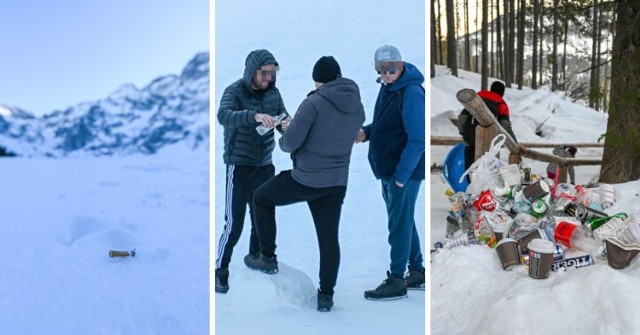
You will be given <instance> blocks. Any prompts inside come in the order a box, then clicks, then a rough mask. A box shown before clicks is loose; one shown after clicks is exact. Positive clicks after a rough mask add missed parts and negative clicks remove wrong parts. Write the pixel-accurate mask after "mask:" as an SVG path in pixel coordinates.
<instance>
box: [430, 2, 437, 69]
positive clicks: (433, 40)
mask: <svg viewBox="0 0 640 335" xmlns="http://www.w3.org/2000/svg"><path fill="white" fill-rule="evenodd" d="M435 2H436V0H431V57H430V58H431V78H433V77H435V76H436V57H438V47H437V46H438V43H437V39H436V14H435Z"/></svg>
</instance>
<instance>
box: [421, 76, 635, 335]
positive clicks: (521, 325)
mask: <svg viewBox="0 0 640 335" xmlns="http://www.w3.org/2000/svg"><path fill="white" fill-rule="evenodd" d="M437 70H438V76H437V77H436V78H433V79H432V80H431V110H430V112H429V113H430V116H431V134H432V135H440V136H458V133H457V129H456V127H455V126H454V125H453V124H451V122H450V121H449V119H452V118H456V116H457V114H458V113H459V112H460V110H461V109H462V106H461V105H460V103H458V102H457V100H456V98H455V94H456V92H457V91H458V90H460V89H462V88H472V89H475V90H478V89H479V83H480V76H479V75H477V74H474V73H469V72H465V71H460V76H459V78H455V77H452V76H449V75H446V72H447V70H446V69H444V68H442V67H438V69H437ZM490 82H491V80H490ZM505 100H506V102H507V103H508V104H509V107H510V109H511V115H512V117H511V120H512V122H513V128H514V131H515V134H516V136H517V137H518V140H519V141H521V142H541V143H557V144H563V143H595V142H596V141H597V139H598V137H600V135H601V134H603V133H604V132H605V131H606V122H607V116H606V115H603V114H602V113H598V112H596V111H593V110H590V109H588V108H586V107H585V106H584V103H581V102H572V101H571V100H570V99H568V98H566V97H564V96H563V95H562V93H561V92H559V93H551V92H550V91H549V90H548V89H547V88H543V89H541V90H538V91H532V90H527V89H525V90H522V91H517V90H515V89H507V90H506V93H505ZM536 129H539V130H541V131H542V136H537V135H536V134H535V131H536ZM431 149H432V150H431V160H432V163H436V164H438V165H441V164H442V162H443V161H444V157H445V155H446V153H447V152H448V150H449V149H450V148H449V147H444V146H432V147H431ZM536 150H541V151H543V152H547V153H550V151H551V149H536ZM601 154H602V148H588V149H584V150H583V149H580V150H579V151H578V154H577V157H579V158H580V157H594V158H595V157H601ZM502 157H503V159H506V157H507V155H506V150H504V152H503V154H502ZM524 162H525V163H527V164H528V165H529V166H530V167H531V168H532V172H534V173H538V174H545V172H544V171H545V170H544V169H545V167H546V164H545V163H542V162H534V161H532V160H529V159H525V160H524ZM575 170H576V179H577V183H578V184H583V183H587V182H589V181H590V180H591V179H592V178H593V177H594V176H596V175H597V174H598V173H599V166H598V167H596V166H578V167H576V168H575ZM447 187H448V185H447V182H446V181H445V179H444V178H443V177H442V175H441V174H431V182H430V191H429V198H430V214H429V217H430V219H431V220H430V227H429V229H430V242H431V243H433V242H436V241H443V240H444V237H445V230H446V228H445V218H446V215H447V211H448V210H449V209H450V208H451V205H450V203H449V201H448V199H447V197H446V196H445V190H446V189H447ZM614 188H615V192H616V203H615V204H614V206H613V207H611V208H609V209H607V210H606V212H607V213H609V214H615V213H619V212H625V213H628V214H633V213H638V212H640V181H632V182H628V183H624V184H616V185H614ZM431 260H432V263H431V267H430V270H431V278H430V279H431V299H430V306H431V308H430V309H431V326H430V327H431V334H501V333H510V334H638V333H639V332H640V321H639V319H638V318H637V317H635V315H637V312H640V305H638V303H637V301H636V300H637V297H638V294H640V261H638V260H637V259H636V260H633V261H632V263H631V264H630V265H629V267H627V268H625V269H623V270H614V269H613V268H611V267H609V265H608V264H607V261H606V260H600V259H596V260H595V264H594V265H591V266H588V267H585V268H580V269H573V270H570V271H567V272H552V273H551V274H550V276H549V278H548V279H546V280H536V279H532V278H530V277H529V276H528V273H527V270H526V269H525V268H524V266H519V267H517V268H515V269H514V270H512V271H503V270H502V267H501V266H500V262H499V259H498V255H497V253H496V252H495V250H493V249H489V248H488V247H486V246H472V247H459V248H453V249H450V250H442V251H440V252H439V253H438V254H436V255H434V256H433V257H432V258H431Z"/></svg>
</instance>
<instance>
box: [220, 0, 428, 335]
mask: <svg viewBox="0 0 640 335" xmlns="http://www.w3.org/2000/svg"><path fill="white" fill-rule="evenodd" d="M215 5H216V8H215V13H216V14H215V15H216V21H215V29H216V30H215V34H216V35H215V39H216V42H215V43H216V52H215V56H216V59H215V63H216V65H215V70H216V71H215V97H216V104H215V111H216V112H217V108H218V106H219V100H220V98H221V97H222V93H223V91H224V89H225V88H226V87H227V86H228V85H230V84H231V83H233V82H234V81H236V80H238V79H239V78H241V76H242V73H243V71H244V61H245V58H246V56H247V54H248V53H249V52H251V51H252V50H255V49H262V48H265V49H268V50H270V51H271V52H272V53H273V54H274V56H275V58H276V59H277V60H278V62H279V64H280V72H279V73H278V79H277V87H278V88H279V89H280V92H281V93H282V97H283V100H284V103H285V106H286V108H287V111H289V112H290V113H291V114H294V113H295V110H296V109H297V107H298V105H299V104H300V103H301V102H302V100H303V99H304V98H305V97H306V94H307V93H308V92H309V91H311V90H312V89H314V87H313V81H312V79H311V72H312V69H313V65H314V64H315V62H316V61H317V60H318V59H319V58H320V57H321V56H324V55H333V56H334V57H335V58H336V60H337V61H338V62H339V64H340V67H341V69H342V74H343V76H344V77H347V78H350V79H353V80H355V82H356V83H358V85H359V86H360V93H361V96H362V102H363V104H364V106H365V111H366V116H367V121H366V122H365V123H368V122H370V121H371V119H372V116H373V107H374V104H375V98H376V96H377V93H378V89H379V86H378V84H376V82H375V80H376V77H377V74H376V73H375V71H374V67H373V54H374V51H375V50H376V49H377V48H378V47H379V46H381V45H384V44H392V45H395V46H396V47H398V49H399V50H400V52H401V54H402V56H403V58H404V59H405V60H407V61H409V62H411V63H413V64H414V65H416V66H417V67H418V68H419V69H420V71H422V72H423V73H425V67H424V66H425V56H424V53H425V44H424V41H425V38H424V32H425V25H424V22H425V20H424V13H425V8H424V3H423V2H415V1H407V0H405V1H397V2H394V3H393V4H387V3H385V4H384V5H382V6H380V4H379V3H378V2H375V1H360V2H353V1H339V0H329V1H324V2H322V4H321V5H320V4H314V5H313V6H310V5H309V4H307V3H305V2H300V1H294V0H279V1H276V2H275V3H274V2H273V1H271V2H264V3H263V2H253V1H247V0H240V1H216V4H215ZM213 123H215V126H214V125H213ZM212 129H214V130H215V132H216V135H215V140H216V145H215V185H216V187H215V192H216V193H215V240H214V241H212V248H215V247H216V245H217V243H218V239H219V238H220V236H221V234H222V229H223V226H224V180H225V173H224V172H225V165H224V163H223V161H222V152H223V136H222V127H221V126H220V125H219V124H218V123H217V121H215V119H214V117H213V115H212ZM278 136H279V135H276V138H278ZM367 150H368V144H366V143H365V144H360V145H356V146H355V147H354V151H353V154H352V158H351V168H350V173H349V185H348V190H347V196H346V199H345V202H344V206H343V208H342V216H341V221H340V244H341V253H342V254H341V264H340V272H339V274H338V283H337V286H336V288H335V291H336V292H335V297H334V300H335V306H334V308H333V309H332V310H331V312H329V313H320V312H317V311H316V293H315V292H316V288H317V285H318V271H319V253H318V246H317V239H316V235H315V229H314V227H313V223H312V220H311V215H310V213H309V209H308V208H307V205H306V204H304V203H301V204H296V205H291V206H287V207H278V208H277V209H276V213H277V222H278V236H277V243H278V249H277V250H276V253H277V254H278V261H279V263H280V269H281V272H280V273H278V274H276V275H272V276H269V275H266V274H263V273H260V272H257V271H253V270H249V269H247V268H246V267H245V265H244V263H243V257H244V256H245V255H246V254H247V252H248V238H249V226H250V221H249V219H248V218H247V220H246V221H245V226H244V231H243V234H242V237H241V239H240V242H239V243H238V245H237V246H236V247H235V249H234V254H233V257H232V260H231V264H230V266H229V271H230V278H229V285H230V290H229V292H228V293H227V294H226V295H222V294H215V293H212V297H214V299H215V331H216V334H258V333H259V334H278V335H288V334H291V335H294V334H295V335H299V334H305V335H313V334H336V335H337V334H390V333H402V334H424V333H425V329H426V327H425V292H424V291H410V292H409V297H408V298H407V299H401V300H396V301H384V302H380V301H369V300H366V299H365V298H364V297H363V294H364V291H365V290H369V289H374V288H376V287H377V286H378V285H379V284H380V283H381V282H382V281H383V279H385V278H386V275H385V272H386V271H387V270H388V267H389V262H390V259H389V245H388V243H387V236H388V232H387V221H386V211H385V205H384V201H383V200H382V193H381V187H380V183H379V181H377V180H375V178H374V177H373V174H372V172H371V169H370V167H369V163H368V161H367ZM274 165H275V167H276V173H278V172H279V171H282V170H286V169H290V168H291V160H290V158H289V156H288V155H287V154H284V153H282V152H281V151H280V149H279V148H276V149H275V151H274ZM424 204H425V198H424V187H423V188H422V190H421V192H420V195H419V198H418V206H417V208H416V222H417V223H418V225H417V226H418V229H419V232H420V234H421V235H422V236H424V227H425V225H424V224H423V223H424V222H425V221H424V219H425V217H424V210H425V208H424ZM422 243H423V246H422V247H423V250H425V247H424V243H425V240H424V239H423V240H422ZM425 258H426V254H425ZM214 261H215V260H212V264H214V263H213V262H214Z"/></svg>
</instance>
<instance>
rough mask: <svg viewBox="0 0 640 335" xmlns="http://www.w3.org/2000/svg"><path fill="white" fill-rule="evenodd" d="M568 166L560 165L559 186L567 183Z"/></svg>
mask: <svg viewBox="0 0 640 335" xmlns="http://www.w3.org/2000/svg"><path fill="white" fill-rule="evenodd" d="M567 169H568V167H567V166H563V165H558V184H559V183H566V182H567Z"/></svg>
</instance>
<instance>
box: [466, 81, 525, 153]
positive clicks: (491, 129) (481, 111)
mask: <svg viewBox="0 0 640 335" xmlns="http://www.w3.org/2000/svg"><path fill="white" fill-rule="evenodd" d="M456 98H457V99H458V101H459V102H460V103H461V104H462V105H463V106H464V107H465V108H466V109H467V110H468V111H469V113H471V115H472V116H473V117H474V118H475V119H476V121H478V123H479V124H480V127H476V144H475V145H476V152H475V158H476V159H478V158H479V157H480V156H482V154H484V153H485V152H487V151H488V150H489V147H490V146H491V141H492V140H493V138H494V137H495V136H496V135H498V134H504V135H505V136H506V137H507V139H506V141H505V145H506V146H507V149H508V150H509V152H510V153H512V154H515V155H518V152H519V150H520V147H518V144H517V143H516V141H515V140H514V139H513V138H512V137H511V135H509V133H507V131H506V130H504V128H503V127H502V126H501V125H500V123H499V122H497V119H496V117H495V116H494V115H493V113H492V112H491V111H490V110H489V107H487V105H486V104H485V103H484V100H482V98H480V97H479V96H478V94H477V93H476V91H474V90H472V89H469V88H465V89H462V90H460V91H458V93H457V94H456ZM481 128H482V129H481ZM480 141H481V142H480ZM510 161H511V159H510Z"/></svg>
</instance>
